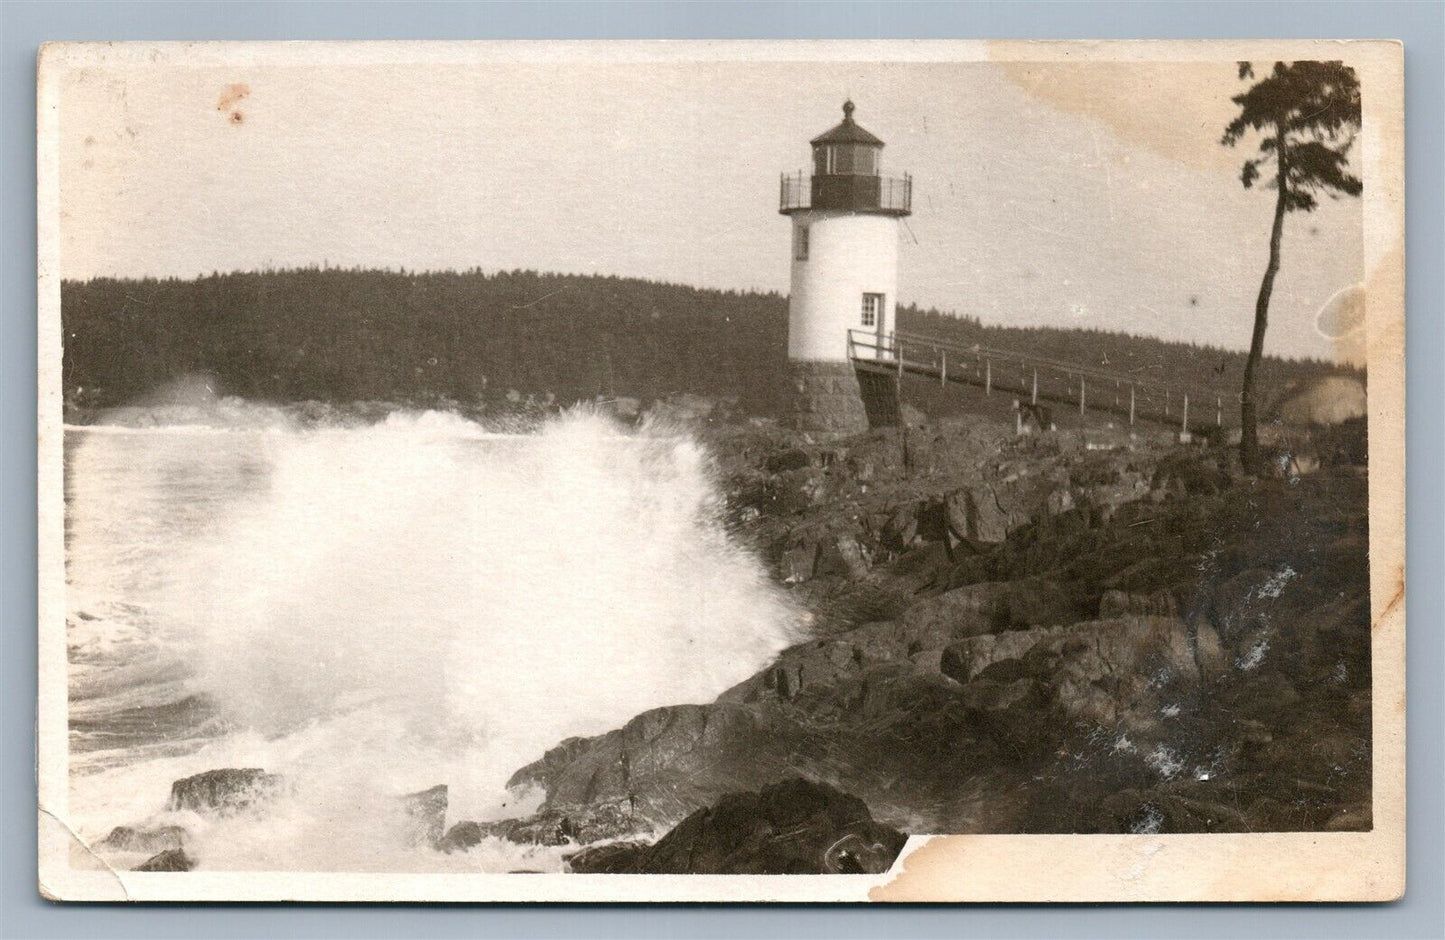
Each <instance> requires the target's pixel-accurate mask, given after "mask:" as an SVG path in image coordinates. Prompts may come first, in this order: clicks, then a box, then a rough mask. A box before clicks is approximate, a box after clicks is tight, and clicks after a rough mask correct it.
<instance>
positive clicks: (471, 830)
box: [437, 821, 482, 852]
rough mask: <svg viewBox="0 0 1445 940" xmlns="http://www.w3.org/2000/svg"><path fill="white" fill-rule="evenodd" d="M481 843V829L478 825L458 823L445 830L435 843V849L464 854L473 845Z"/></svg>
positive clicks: (467, 822) (468, 822)
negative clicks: (439, 839)
mask: <svg viewBox="0 0 1445 940" xmlns="http://www.w3.org/2000/svg"><path fill="white" fill-rule="evenodd" d="M481 842H482V827H481V825H480V824H479V823H474V822H470V821H466V822H459V823H457V824H456V825H455V826H452V827H451V828H450V829H448V830H447V833H446V835H444V836H442V838H441V841H439V842H438V843H437V849H438V850H439V851H442V852H465V851H466V850H467V849H469V848H471V847H472V846H474V845H480V844H481Z"/></svg>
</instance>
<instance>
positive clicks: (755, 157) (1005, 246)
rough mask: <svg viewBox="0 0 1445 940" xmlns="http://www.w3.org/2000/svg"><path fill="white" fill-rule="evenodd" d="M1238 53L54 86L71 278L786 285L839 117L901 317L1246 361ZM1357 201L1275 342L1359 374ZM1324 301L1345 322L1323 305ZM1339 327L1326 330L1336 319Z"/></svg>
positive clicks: (122, 78) (207, 74)
mask: <svg viewBox="0 0 1445 940" xmlns="http://www.w3.org/2000/svg"><path fill="white" fill-rule="evenodd" d="M1243 88H1244V84H1243V83H1241V82H1240V81H1239V80H1238V77H1237V70H1236V66H1235V63H1233V62H1232V61H1231V62H1222V61H1221V62H1188V63H1180V62H1128V63H1123V62H1117V63H1111V62H1036V63H998V62H987V61H983V62H968V63H936V62H933V63H930V62H877V61H874V62H816V61H814V62H788V61H771V62H747V61H716V62H697V61H694V62H675V63H665V62H648V63H636V62H632V63H629V62H610V63H608V62H595V63H589V62H581V61H571V62H562V63H535V62H532V63H526V62H522V63H519V62H512V63H500V62H490V63H483V64H477V63H475V62H472V63H465V64H463V63H456V64H448V63H445V62H432V63H428V64H425V65H406V64H372V65H364V66H344V65H336V64H328V65H325V66H304V65H302V66H296V65H284V66H283V65H276V64H267V65H264V66H262V65H254V64H253V65H251V66H245V65H233V66H229V67H225V68H221V67H209V66H207V67H196V66H193V65H183V64H166V63H164V62H162V63H158V64H155V65H153V66H150V67H143V66H136V65H134V64H131V65H124V66H121V65H105V66H98V67H84V68H77V69H74V70H70V71H68V72H66V73H65V74H64V76H63V78H62V83H61V86H60V97H59V100H60V213H61V239H60V241H61V271H62V275H63V276H64V277H66V278H80V279H83V278H90V277H95V276H103V275H112V276H141V275H155V276H168V275H175V276H181V277H192V276H196V275H199V274H206V273H210V272H211V271H230V270H252V269H260V268H268V267H269V268H284V267H291V266H304V265H313V264H315V265H322V264H326V265H330V266H333V267H351V266H363V267H384V268H406V269H407V270H427V269H447V268H452V269H469V268H473V267H480V268H482V269H484V270H489V271H491V270H510V269H514V268H525V269H536V270H542V271H557V272H574V273H595V274H616V275H623V276H633V277H644V278H652V279H660V280H666V281H671V282H678V283H684V284H692V285H697V286H701V287H712V288H733V289H759V290H775V291H779V292H782V293H786V291H787V287H788V271H789V252H790V244H789V228H788V222H787V220H786V219H785V218H784V217H783V216H780V215H779V214H778V213H777V198H778V174H779V173H780V172H784V171H789V172H793V171H797V170H798V169H802V168H806V167H807V166H808V162H809V150H808V146H807V141H808V140H809V138H811V137H813V136H815V135H817V134H819V133H821V132H822V131H824V130H827V129H828V128H829V127H831V126H833V125H834V124H836V123H837V122H838V120H839V119H840V118H841V111H840V106H841V104H842V102H843V100H844V99H845V98H849V97H851V98H852V100H853V101H854V102H855V103H856V105H857V111H856V114H855V118H856V119H857V120H858V122H859V123H860V124H862V125H863V126H864V127H866V128H867V129H868V130H870V131H872V132H873V133H874V134H876V135H878V136H879V137H881V138H883V140H884V141H885V142H886V143H887V147H886V148H885V150H884V152H883V172H884V173H886V174H901V173H903V172H907V173H910V174H911V175H912V176H913V179H914V214H913V215H912V217H910V218H908V219H907V220H905V221H904V222H903V223H901V224H900V227H899V228H900V231H899V235H900V238H901V240H902V248H901V253H900V262H899V264H900V270H899V300H900V302H903V303H916V304H920V305H922V306H925V307H936V308H938V309H941V310H946V311H952V312H956V313H959V314H967V315H970V316H975V317H978V318H979V319H981V320H982V321H984V322H986V323H990V324H1001V325H1021V326H1032V325H1051V326H1079V327H1094V328H1101V329H1111V330H1124V331H1127V332H1133V333H1140V334H1144V335H1151V336H1159V337H1162V338H1165V339H1174V340H1185V341H1192V342H1200V343H1209V344H1213V345H1218V346H1224V347H1226V348H1233V349H1243V348H1246V347H1247V346H1248V343H1249V335H1250V328H1251V325H1252V322H1253V316H1254V302H1255V296H1256V293H1257V292H1258V289H1259V281H1260V277H1261V275H1262V274H1263V271H1264V266H1265V263H1266V260H1267V253H1268V237H1269V227H1270V221H1271V214H1272V212H1273V193H1272V192H1271V191H1269V190H1263V189H1252V190H1246V189H1244V188H1243V187H1242V186H1241V185H1240V182H1239V169H1240V164H1241V162H1242V161H1243V159H1244V158H1245V157H1246V156H1248V155H1250V154H1251V153H1252V152H1253V150H1254V148H1255V147H1256V145H1257V141H1256V140H1252V139H1247V140H1246V141H1245V142H1244V144H1243V145H1242V146H1241V147H1238V148H1234V149H1230V148H1226V147H1223V146H1221V145H1220V143H1219V138H1220V134H1221V133H1222V130H1223V128H1224V125H1225V124H1226V123H1227V122H1228V121H1229V119H1230V118H1231V117H1232V115H1233V113H1234V111H1235V106H1234V105H1233V104H1232V103H1231V102H1230V100H1229V98H1230V96H1231V95H1233V94H1237V93H1239V92H1240V91H1241V90H1243ZM1361 235H1362V217H1361V205H1360V200H1358V199H1348V198H1347V199H1342V200H1339V201H1337V202H1336V201H1330V200H1325V201H1324V202H1323V204H1322V206H1321V208H1320V209H1319V210H1317V211H1316V212H1314V213H1310V214H1302V213H1297V214H1292V215H1291V216H1290V217H1289V218H1288V220H1287V223H1286V226H1285V232H1284V240H1283V261H1282V266H1281V269H1280V272H1279V278H1278V281H1277V283H1276V287H1275V292H1274V300H1273V303H1272V305H1271V315H1270V330H1269V334H1268V339H1267V342H1266V351H1267V352H1270V353H1272V354H1276V355H1284V356H1316V357H1322V358H1329V357H1332V356H1341V355H1343V356H1347V357H1349V358H1356V357H1355V356H1354V355H1353V354H1352V353H1350V352H1349V351H1348V349H1349V344H1348V343H1347V342H1346V343H1342V342H1341V341H1339V339H1338V338H1337V337H1333V336H1332V335H1331V334H1332V333H1336V332H1338V329H1337V322H1338V320H1339V316H1340V314H1341V310H1342V309H1344V308H1346V307H1348V304H1347V303H1345V301H1346V300H1347V299H1348V298H1350V297H1353V296H1354V294H1352V293H1351V292H1350V288H1351V287H1352V285H1355V284H1357V283H1358V282H1360V281H1361V280H1362V278H1363V274H1362V271H1363V260H1362V247H1361V242H1362V237H1361ZM1332 300H1333V305H1332ZM1322 311H1325V313H1324V314H1323V315H1322Z"/></svg>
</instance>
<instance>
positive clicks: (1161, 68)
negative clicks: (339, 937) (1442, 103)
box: [39, 41, 1405, 901]
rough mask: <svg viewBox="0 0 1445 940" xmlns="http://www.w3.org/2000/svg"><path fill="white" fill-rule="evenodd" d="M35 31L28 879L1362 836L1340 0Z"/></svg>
mask: <svg viewBox="0 0 1445 940" xmlns="http://www.w3.org/2000/svg"><path fill="white" fill-rule="evenodd" d="M39 87H40V101H39V114H40V139H39V154H40V190H39V201H40V249H41V253H40V257H41V270H40V294H41V310H40V343H41V347H40V389H39V392H40V445H39V456H40V467H39V469H40V480H39V483H40V494H41V496H40V537H41V544H40V562H41V565H40V620H41V622H40V729H39V730H40V741H39V761H40V806H39V815H40V819H41V823H40V860H41V882H42V885H41V890H42V893H45V894H46V896H47V897H51V898H54V899H59V900H101V899H136V900H139V899H148V900H318V901H322V900H330V901H335V900H356V901H364V900H477V901H501V900H575V901H582V900H612V901H640V900H660V901H661V900H670V901H677V900H733V901H803V900H818V901H845V900H850V901H867V900H875V901H883V900H901V901H921V900H929V901H938V900H985V901H1056V900H1074V901H1081V900H1088V901H1103V900H1380V899H1389V898H1392V897H1397V896H1398V895H1399V893H1400V891H1401V890H1403V884H1404V874H1403V871H1404V869H1403V865H1404V849H1403V846H1404V757H1403V754H1404V744H1403V729H1404V713H1403V695H1404V681H1405V680H1404V606H1403V590H1404V587H1403V585H1404V580H1403V578H1404V547H1403V532H1404V508H1403V506H1404V502H1403V499H1404V497H1403V473H1404V469H1403V468H1404V417H1403V401H1404V391H1403V388H1404V384H1403V382H1404V378H1403V369H1404V328H1403V323H1404V309H1403V303H1404V301H1403V297H1404V294H1403V278H1404V262H1403V257H1404V248H1403V231H1404V227H1403V204H1404V203H1403V200H1404V196H1403V183H1402V180H1403V171H1402V168H1401V167H1402V147H1403V134H1404V130H1403V110H1402V66H1401V50H1400V47H1399V45H1398V44H1395V43H1389V42H1328V43H1327V42H1303V41H1250V42H1169V43H1144V42H1116V43H1087V44H1085V43H1029V42H988V43H964V42H906V43H904V42H899V43H891V42H890V43H867V42H861V43H860V42H829V43H824V42H793V43H788V42H680V43H643V42H587V43H580V42H573V43H559V42H553V43H544V42H526V43H524V42H515V43H509V42H479V43H450V42H432V43H285V44H283V43H115V44H101V43H60V44H51V45H49V46H46V47H45V48H44V49H42V51H41V55H40V63H39ZM1242 859H1243V860H1245V861H1241V860H1242Z"/></svg>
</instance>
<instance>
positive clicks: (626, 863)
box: [566, 840, 649, 875]
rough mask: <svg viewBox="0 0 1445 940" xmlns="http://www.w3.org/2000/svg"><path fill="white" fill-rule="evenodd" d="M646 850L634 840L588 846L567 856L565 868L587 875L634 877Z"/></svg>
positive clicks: (646, 846)
mask: <svg viewBox="0 0 1445 940" xmlns="http://www.w3.org/2000/svg"><path fill="white" fill-rule="evenodd" d="M648 848H649V846H648V844H647V843H646V842H639V841H636V840H625V841H622V842H606V843H603V844H602V845H593V846H588V847H587V848H585V849H583V850H582V851H580V852H577V853H575V854H573V855H569V856H567V858H566V862H567V867H568V868H570V869H571V870H572V871H574V872H581V873H585V874H589V875H635V874H638V873H639V867H638V866H639V865H641V863H642V860H643V858H645V856H646V852H647V849H648Z"/></svg>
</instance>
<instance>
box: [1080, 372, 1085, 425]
mask: <svg viewBox="0 0 1445 940" xmlns="http://www.w3.org/2000/svg"><path fill="white" fill-rule="evenodd" d="M1084 395H1085V391H1084V377H1083V376H1082V375H1081V376H1079V414H1080V415H1082V414H1083V413H1084Z"/></svg>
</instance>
